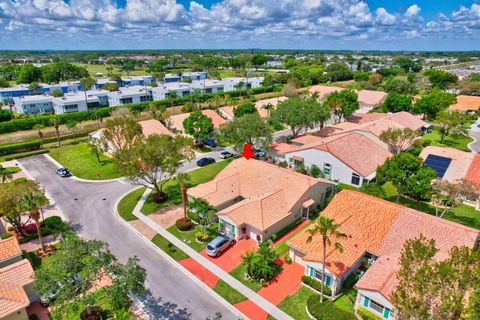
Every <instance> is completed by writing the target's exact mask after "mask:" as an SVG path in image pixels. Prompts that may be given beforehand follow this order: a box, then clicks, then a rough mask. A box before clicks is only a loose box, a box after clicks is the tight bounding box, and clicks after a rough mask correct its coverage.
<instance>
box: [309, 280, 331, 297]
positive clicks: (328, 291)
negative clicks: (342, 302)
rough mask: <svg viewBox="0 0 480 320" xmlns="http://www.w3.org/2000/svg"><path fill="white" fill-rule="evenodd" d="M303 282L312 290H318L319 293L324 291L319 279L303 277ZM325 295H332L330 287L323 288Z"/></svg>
mask: <svg viewBox="0 0 480 320" xmlns="http://www.w3.org/2000/svg"><path fill="white" fill-rule="evenodd" d="M302 282H303V283H305V284H306V285H307V286H309V287H310V288H312V289H315V290H317V291H318V292H320V291H321V290H322V284H321V282H320V281H318V280H317V279H314V278H312V277H309V276H306V275H303V276H302ZM323 294H324V295H326V296H331V295H332V289H330V287H327V286H326V285H325V286H323Z"/></svg>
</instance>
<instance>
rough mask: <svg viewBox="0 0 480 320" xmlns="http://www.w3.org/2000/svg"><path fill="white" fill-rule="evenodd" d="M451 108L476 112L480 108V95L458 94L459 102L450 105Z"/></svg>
mask: <svg viewBox="0 0 480 320" xmlns="http://www.w3.org/2000/svg"><path fill="white" fill-rule="evenodd" d="M449 109H450V110H456V111H460V112H466V113H468V112H476V111H477V110H478V109H480V97H477V96H457V102H456V103H454V104H452V105H451V106H450V107H449Z"/></svg>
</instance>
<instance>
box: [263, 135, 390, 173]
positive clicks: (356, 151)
mask: <svg viewBox="0 0 480 320" xmlns="http://www.w3.org/2000/svg"><path fill="white" fill-rule="evenodd" d="M312 137H313V136H312ZM308 139H309V140H310V139H311V141H313V142H311V143H309V144H305V145H302V146H295V145H293V144H287V143H283V144H282V143H277V144H275V145H273V146H272V148H271V149H270V150H271V151H272V152H275V153H277V154H289V153H293V152H298V151H301V150H308V149H318V150H322V151H325V152H328V153H330V154H332V155H333V156H334V157H336V158H337V159H339V160H340V161H342V162H343V163H345V164H346V165H347V166H349V167H350V168H352V169H353V170H354V171H356V172H357V173H359V174H360V175H362V176H363V177H366V176H368V175H369V174H371V173H372V172H375V170H376V169H377V166H379V165H381V164H383V163H384V162H385V160H387V159H388V158H389V157H391V156H392V154H391V153H390V152H389V151H388V150H386V148H385V147H384V146H382V145H381V144H379V143H377V142H375V141H373V140H372V139H370V138H368V137H366V136H365V135H363V134H360V133H357V132H347V133H344V134H339V135H334V136H331V137H326V138H320V137H315V138H308ZM285 145H288V146H285Z"/></svg>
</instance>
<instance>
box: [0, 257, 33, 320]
mask: <svg viewBox="0 0 480 320" xmlns="http://www.w3.org/2000/svg"><path fill="white" fill-rule="evenodd" d="M34 277H35V273H34V271H33V269H32V266H31V265H30V262H29V261H28V260H22V261H19V262H16V263H14V264H12V265H9V266H7V267H4V268H2V269H0V318H3V317H6V316H7V315H9V314H11V313H14V312H16V311H19V310H21V309H23V308H26V307H27V306H28V305H30V301H29V299H28V297H27V294H26V293H25V290H24V286H25V285H27V284H30V283H32V282H33V280H34Z"/></svg>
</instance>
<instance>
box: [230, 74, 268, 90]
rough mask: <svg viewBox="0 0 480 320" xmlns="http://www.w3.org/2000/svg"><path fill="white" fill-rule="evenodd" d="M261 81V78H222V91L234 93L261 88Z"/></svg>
mask: <svg viewBox="0 0 480 320" xmlns="http://www.w3.org/2000/svg"><path fill="white" fill-rule="evenodd" d="M263 79H264V78H263V77H251V78H244V77H230V78H223V79H222V80H221V81H222V83H223V86H224V91H234V90H243V89H251V88H258V87H261V86H262V84H263Z"/></svg>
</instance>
